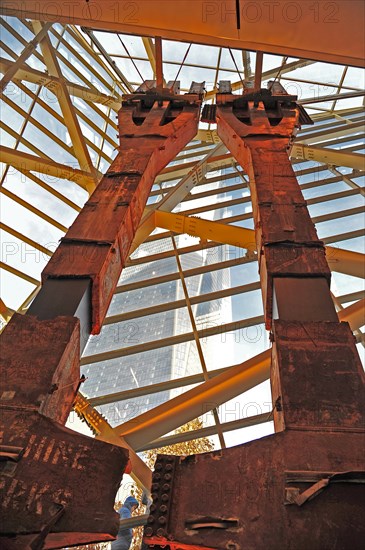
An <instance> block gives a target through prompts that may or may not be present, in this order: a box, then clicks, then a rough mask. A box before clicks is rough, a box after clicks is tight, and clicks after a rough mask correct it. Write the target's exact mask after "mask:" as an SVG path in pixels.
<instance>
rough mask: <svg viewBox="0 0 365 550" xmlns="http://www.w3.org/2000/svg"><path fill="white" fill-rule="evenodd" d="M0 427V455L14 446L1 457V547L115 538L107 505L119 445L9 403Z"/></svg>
mask: <svg viewBox="0 0 365 550" xmlns="http://www.w3.org/2000/svg"><path fill="white" fill-rule="evenodd" d="M0 426H1V428H0V431H1V434H2V441H1V444H0V453H2V451H3V449H4V447H5V448H9V447H12V446H14V445H16V448H17V449H18V456H17V458H16V459H15V458H14V459H12V460H9V459H8V460H4V456H2V460H1V461H0V472H1V483H0V495H1V497H0V508H1V535H0V547H1V548H14V549H17V550H18V549H19V550H25V549H26V548H28V547H29V548H32V549H33V550H36V549H38V548H43V542H44V540H45V539H46V544H45V546H44V547H45V548H63V547H65V546H69V545H74V544H82V543H88V542H93V541H105V540H112V539H113V538H114V537H115V535H116V533H117V531H118V526H119V515H118V514H117V513H116V512H115V511H114V507H113V505H114V499H115V494H116V491H117V489H118V487H119V484H120V481H121V479H122V475H123V472H124V469H125V466H126V464H127V461H128V451H127V450H126V449H122V448H120V447H115V446H113V445H109V444H107V443H104V442H101V441H97V440H95V439H92V438H90V437H86V436H83V435H80V434H76V433H75V432H73V431H71V430H68V429H67V428H65V427H63V426H60V425H59V424H56V423H54V422H53V421H51V420H50V419H48V418H46V417H45V416H42V415H41V414H39V413H38V412H36V411H29V410H28V409H25V408H21V407H16V406H11V405H9V406H8V407H5V406H4V407H3V409H2V414H1V418H0ZM52 520H53V521H52ZM47 528H49V529H50V533H49V534H47ZM31 542H32V543H33V546H28V545H30V544H31Z"/></svg>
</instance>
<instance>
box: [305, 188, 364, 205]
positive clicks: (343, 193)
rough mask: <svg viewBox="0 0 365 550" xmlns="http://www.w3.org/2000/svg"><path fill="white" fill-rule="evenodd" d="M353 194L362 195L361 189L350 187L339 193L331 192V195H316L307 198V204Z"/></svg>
mask: <svg viewBox="0 0 365 550" xmlns="http://www.w3.org/2000/svg"><path fill="white" fill-rule="evenodd" d="M353 195H360V189H359V188H356V189H349V190H347V191H339V192H338V193H331V194H330V195H322V196H321V197H314V198H312V199H308V200H307V204H308V205H311V204H320V203H324V202H328V201H332V200H338V199H342V198H345V197H352V196H353Z"/></svg>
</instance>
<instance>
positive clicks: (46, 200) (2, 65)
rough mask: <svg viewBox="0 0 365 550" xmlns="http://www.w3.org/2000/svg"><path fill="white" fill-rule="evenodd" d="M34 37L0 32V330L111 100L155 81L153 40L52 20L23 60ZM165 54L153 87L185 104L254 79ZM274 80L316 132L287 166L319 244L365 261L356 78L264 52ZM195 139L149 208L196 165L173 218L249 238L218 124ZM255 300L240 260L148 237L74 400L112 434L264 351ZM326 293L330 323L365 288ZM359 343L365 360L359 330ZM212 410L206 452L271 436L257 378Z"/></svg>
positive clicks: (77, 205) (251, 276) (235, 169)
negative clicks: (214, 224) (200, 92)
mask: <svg viewBox="0 0 365 550" xmlns="http://www.w3.org/2000/svg"><path fill="white" fill-rule="evenodd" d="M41 28H42V27H41V26H40V23H38V22H32V21H28V20H19V19H16V18H13V17H4V18H3V19H2V20H1V33H0V38H1V44H0V46H1V60H0V69H1V73H2V78H3V80H2V83H3V93H2V98H1V114H2V116H1V143H2V157H1V160H2V162H1V164H0V169H1V171H0V177H1V239H2V258H1V303H0V304H1V310H0V315H1V321H2V324H5V323H6V322H7V321H8V320H9V319H10V317H11V315H12V313H13V312H14V311H18V310H19V311H20V312H25V311H26V309H27V307H28V305H29V303H30V302H31V301H32V299H33V298H34V296H35V294H36V293H37V291H38V290H39V287H40V279H41V272H42V270H43V269H44V267H45V265H46V263H47V262H48V260H49V258H50V256H51V255H52V253H53V251H54V250H55V248H56V247H57V243H58V241H59V239H60V238H61V237H62V236H63V235H64V234H65V232H66V231H67V228H68V227H69V226H70V225H71V224H72V222H73V220H74V219H75V217H76V216H77V213H78V212H79V211H80V209H81V208H82V206H83V204H84V203H85V201H86V200H87V198H88V196H89V193H90V192H91V191H92V189H93V188H94V187H95V185H97V182H98V180H99V179H100V177H101V174H102V173H104V172H105V171H106V170H107V168H108V166H109V165H110V163H111V161H112V159H113V158H114V157H115V155H116V148H117V145H118V141H117V125H116V114H117V112H118V110H119V107H120V102H121V95H122V94H123V93H127V92H131V91H134V90H136V89H137V87H138V86H140V84H141V83H142V82H143V81H144V80H148V79H153V78H154V67H155V57H154V41H153V39H151V38H147V37H139V36H130V35H121V34H119V35H118V34H116V33H106V32H99V31H92V30H88V29H81V28H78V27H74V26H70V25H66V26H64V25H61V24H59V23H54V24H53V25H52V26H51V27H50V29H49V30H48V33H47V34H46V36H48V39H45V40H43V41H42V42H41V43H40V44H38V46H37V47H36V49H33V51H30V52H29V51H28V54H29V55H28V56H26V55H25V54H24V52H25V51H26V50H25V49H26V48H27V46H28V44H29V42H30V41H31V40H32V39H33V38H34V37H35V35H37V34H38V33H39V31H40V30H41ZM162 51H163V74H164V78H165V80H166V81H169V80H170V81H174V80H178V81H180V86H181V93H184V92H187V91H188V89H189V87H190V84H191V82H192V81H198V82H201V81H203V80H204V81H205V88H206V98H205V100H206V101H207V102H213V103H214V102H215V91H216V89H217V84H218V83H219V81H220V80H231V81H232V82H233V83H236V85H235V89H236V90H237V93H239V90H240V89H241V88H242V81H243V80H249V79H253V78H254V76H255V75H254V71H255V64H256V54H255V52H247V51H238V50H229V49H227V48H221V47H213V46H203V45H198V44H187V43H181V42H174V41H167V40H163V41H162ZM20 56H22V57H20ZM272 79H277V80H279V81H280V82H281V83H282V84H283V86H284V87H285V89H286V90H287V91H288V92H289V93H290V94H296V95H297V96H298V99H299V100H300V102H301V103H302V104H304V106H305V108H306V110H307V112H308V113H309V114H310V115H311V116H312V118H313V120H314V121H315V125H314V126H311V127H304V128H303V129H302V130H301V131H300V133H299V134H298V136H297V138H296V144H301V145H303V151H304V149H305V150H306V152H305V153H304V152H303V153H302V154H299V153H298V151H299V149H300V148H299V147H298V149H295V147H294V148H293V151H292V162H293V166H294V169H295V171H296V174H297V176H298V181H299V183H300V185H301V188H302V191H303V194H304V197H305V199H306V200H307V203H308V207H309V211H310V214H311V216H312V218H313V220H314V222H315V224H316V227H317V231H318V234H319V237H320V238H321V239H323V240H324V242H325V243H326V244H331V246H332V247H335V248H341V249H346V250H352V251H356V252H361V253H364V240H363V235H364V189H363V185H364V172H363V166H361V157H360V155H363V154H364V71H363V70H361V69H358V68H353V67H347V66H340V65H333V64H327V63H320V62H313V61H308V60H300V59H296V58H291V57H282V56H277V55H270V54H264V56H263V69H262V86H263V87H266V84H267V82H268V81H269V80H272ZM199 128H200V129H201V130H208V131H207V132H204V133H201V134H199V135H198V136H197V138H196V139H195V140H194V141H192V142H191V143H190V144H189V145H188V146H187V147H185V149H184V151H182V152H181V153H180V154H179V155H178V156H177V157H176V159H175V160H174V161H173V162H172V163H170V165H169V166H168V167H166V168H165V169H164V170H163V172H162V173H161V174H160V175H159V176H158V177H157V178H156V181H155V184H154V186H153V188H152V191H151V194H150V198H149V200H148V205H155V206H156V205H157V207H158V202H159V201H161V199H162V198H163V197H164V196H165V195H166V194H167V193H173V191H174V188H175V187H176V185H177V184H178V183H179V182H180V181H181V179H182V178H187V180H189V178H191V170H192V168H194V167H195V166H196V165H197V164H199V166H200V174H201V177H200V178H199V179H198V181H197V182H196V184H195V185H194V186H192V188H191V190H190V192H189V193H187V194H186V196H185V197H184V199H183V200H182V201H179V202H178V203H177V204H176V206H175V208H174V209H173V212H175V213H184V214H186V215H188V216H191V215H193V216H198V217H200V218H202V219H206V220H213V221H220V222H222V223H226V224H232V225H236V226H239V227H243V228H248V229H252V228H253V221H252V208H251V202H250V194H249V189H248V186H247V176H246V175H245V173H244V171H243V170H242V168H241V167H240V166H238V165H237V163H236V162H235V160H234V159H233V158H232V157H231V155H230V154H229V153H228V152H227V151H226V149H225V148H224V147H223V146H222V145H221V144H220V141H219V138H218V137H217V136H216V134H215V126H214V125H210V126H209V125H208V124H204V123H200V127H199ZM330 153H331V154H330ZM208 155H209V157H208ZM326 159H327V160H326ZM361 168H362V169H361ZM174 247H176V249H177V253H175V248H174ZM179 264H181V270H179ZM259 288H260V287H259V278H258V268H257V262H256V258H255V255H254V254H252V253H250V252H248V251H247V250H246V249H245V248H241V247H234V246H231V245H226V244H218V243H215V242H211V241H204V240H199V239H197V238H194V237H190V236H188V235H175V236H174V235H173V234H172V233H171V232H170V231H169V230H168V229H162V228H156V229H155V230H154V231H153V232H152V233H151V234H150V236H149V237H148V238H147V239H146V240H145V242H142V243H141V244H140V246H139V247H138V248H137V249H136V250H135V251H134V252H133V253H131V256H130V258H129V260H128V262H127V265H126V268H125V269H124V271H123V273H122V276H121V279H120V281H119V285H118V287H117V290H116V293H115V296H114V298H113V301H112V303H111V305H110V308H109V312H108V316H107V318H106V321H105V325H104V327H103V329H102V332H101V334H100V335H99V336H94V337H92V338H90V341H89V343H88V346H87V348H86V350H85V353H84V356H83V359H82V372H83V373H84V374H85V376H86V377H87V381H86V383H85V384H84V386H83V388H82V391H83V393H84V394H85V395H86V396H87V397H88V398H89V399H90V403H91V404H93V405H94V406H95V407H97V408H98V410H100V411H102V412H103V414H104V415H105V417H106V418H107V419H108V421H109V422H110V424H112V425H113V426H116V425H119V424H121V423H122V422H124V421H126V420H129V419H131V418H134V417H136V416H138V414H140V413H143V412H144V411H146V410H150V409H152V408H153V407H155V406H158V405H159V404H161V403H164V402H166V401H167V400H169V399H172V398H173V397H175V396H176V395H179V394H180V393H181V392H186V391H188V390H189V389H191V388H192V387H195V385H196V384H199V383H201V382H203V381H204V379H206V378H207V377H209V376H210V374H209V373H212V371H218V370H220V369H225V368H227V367H230V366H232V365H235V364H239V363H242V362H244V361H246V360H247V359H249V358H251V357H254V356H255V355H257V354H258V353H260V352H262V351H264V350H266V349H268V348H269V339H268V335H267V333H266V331H265V330H264V325H263V309H262V303H261V293H260V289H259ZM331 290H332V293H333V297H334V301H335V304H336V308H337V310H338V311H340V310H342V309H344V308H346V307H347V306H349V305H351V304H352V303H354V302H357V301H359V300H360V299H362V298H363V297H364V287H363V280H362V279H360V278H358V277H353V276H350V275H345V274H343V273H337V272H333V278H332V287H331ZM189 308H190V313H192V316H191V315H190V314H189ZM362 328H363V327H362ZM355 336H356V338H357V341H358V346H359V347H361V346H362V345H363V344H364V334H363V332H362V330H361V327H359V328H357V329H356V331H355ZM205 371H206V372H205ZM204 373H205V374H204ZM206 373H208V374H206ZM209 405H212V404H208V405H207V410H206V411H202V415H203V419H204V426H205V428H204V429H205V432H204V433H205V434H208V435H209V436H210V437H212V440H213V441H214V444H215V446H216V448H219V447H220V446H222V445H226V446H231V445H235V444H238V443H242V442H244V441H247V440H250V439H254V438H257V437H260V436H262V435H265V434H267V433H271V432H272V429H273V428H272V425H271V422H270V412H271V408H272V405H271V397H270V387H269V383H268V382H267V381H266V382H263V384H261V385H260V386H258V387H255V388H251V389H249V390H247V391H245V392H244V393H242V392H240V391H239V390H237V397H236V398H235V399H233V400H230V401H229V402H227V403H224V404H223V405H220V406H219V407H217V414H215V415H213V414H212V413H211V412H210V411H211V409H212V408H213V405H212V406H209ZM176 427H178V426H176ZM219 434H220V438H219V437H218V435H219ZM222 434H223V437H222ZM189 436H190V437H193V436H191V434H189V432H187V434H186V437H189ZM157 444H161V445H163V444H164V442H163V441H162V442H158V443H156V442H154V443H153V444H152V443H151V442H146V444H145V445H144V446H142V447H143V448H148V447H151V446H152V447H155V446H156V445H157ZM142 447H141V448H142ZM137 450H141V449H137Z"/></svg>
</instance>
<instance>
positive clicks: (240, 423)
mask: <svg viewBox="0 0 365 550" xmlns="http://www.w3.org/2000/svg"><path fill="white" fill-rule="evenodd" d="M266 422H272V413H271V412H268V413H262V414H258V415H254V416H248V417H247V418H240V419H238V420H232V421H231V422H224V423H223V424H222V423H221V424H220V428H221V430H222V432H223V433H225V432H230V431H233V430H239V429H242V428H248V427H250V426H258V425H259V424H264V423H266ZM215 434H216V432H215V430H214V426H206V427H204V428H200V429H198V430H188V431H186V432H181V433H178V434H173V435H167V436H164V437H159V438H158V439H155V440H154V441H151V442H150V443H148V444H147V445H143V446H142V447H138V448H137V449H136V451H137V452H138V453H139V452H143V451H147V450H149V449H158V448H160V447H165V446H166V445H175V444H176V443H185V442H187V441H192V440H195V439H199V438H201V437H210V436H212V435H215Z"/></svg>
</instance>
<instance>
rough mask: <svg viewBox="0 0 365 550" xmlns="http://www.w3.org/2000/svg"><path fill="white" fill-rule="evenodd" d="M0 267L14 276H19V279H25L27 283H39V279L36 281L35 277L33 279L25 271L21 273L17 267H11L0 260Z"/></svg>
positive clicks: (36, 284)
mask: <svg viewBox="0 0 365 550" xmlns="http://www.w3.org/2000/svg"><path fill="white" fill-rule="evenodd" d="M0 268H1V269H4V270H5V271H8V272H9V273H11V274H12V275H15V276H16V277H19V278H20V279H23V280H24V281H27V282H28V283H31V284H32V285H35V286H38V285H39V284H40V281H37V279H34V278H33V277H31V276H30V275H27V273H23V271H20V270H19V269H16V268H15V267H12V266H11V265H9V264H6V263H4V262H1V261H0Z"/></svg>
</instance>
